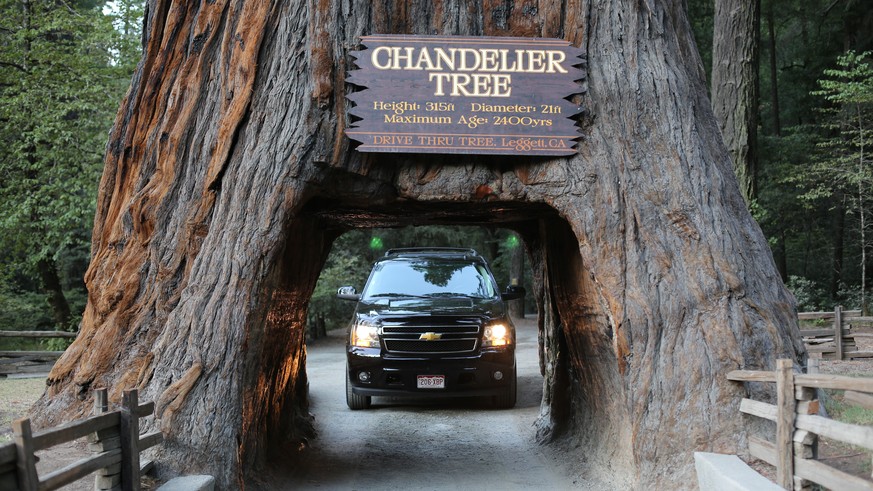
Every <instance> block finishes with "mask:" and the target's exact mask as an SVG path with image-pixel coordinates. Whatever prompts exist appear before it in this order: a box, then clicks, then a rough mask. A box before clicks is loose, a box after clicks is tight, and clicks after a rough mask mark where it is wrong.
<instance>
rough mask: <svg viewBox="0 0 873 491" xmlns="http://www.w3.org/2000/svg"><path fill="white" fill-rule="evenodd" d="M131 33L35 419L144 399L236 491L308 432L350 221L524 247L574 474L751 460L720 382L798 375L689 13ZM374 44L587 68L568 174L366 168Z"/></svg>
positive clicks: (684, 472)
mask: <svg viewBox="0 0 873 491" xmlns="http://www.w3.org/2000/svg"><path fill="white" fill-rule="evenodd" d="M144 32H145V33H146V36H145V39H144V55H143V60H142V63H141V64H140V66H139V68H138V70H137V72H136V74H135V75H134V78H133V81H132V86H131V90H130V92H129V93H128V95H127V97H126V98H125V100H124V101H123V103H122V106H121V108H120V110H119V113H118V116H117V119H116V122H115V126H114V128H113V130H112V132H111V134H110V141H109V145H108V150H107V154H106V167H105V170H104V174H103V178H102V180H101V183H100V188H99V196H98V204H97V216H96V219H95V227H94V235H93V243H92V257H93V260H92V263H91V266H90V268H89V271H88V273H87V277H86V282H87V285H88V289H89V297H88V305H87V307H86V311H85V315H84V319H83V321H82V325H81V331H80V335H79V337H78V339H77V340H76V341H75V342H74V343H73V345H72V346H71V347H70V348H69V349H68V350H67V352H66V353H65V354H64V356H63V357H62V358H61V359H60V360H59V361H58V363H57V365H56V366H55V368H54V370H53V371H52V373H51V374H50V377H49V384H50V387H49V388H48V390H47V393H46V395H45V396H43V398H42V399H41V400H40V401H39V402H38V403H37V406H36V407H35V409H34V412H35V413H36V414H38V416H39V419H40V422H41V423H42V424H50V423H57V422H60V421H62V420H63V419H66V418H69V417H72V416H75V415H79V414H84V413H85V412H86V411H87V410H88V408H89V407H90V402H89V400H90V398H91V395H92V390H93V389H94V388H96V387H98V386H105V387H109V388H110V390H111V393H110V398H111V399H114V400H118V399H119V398H120V391H121V390H122V389H126V388H133V387H136V388H139V389H140V390H141V392H142V397H143V398H144V399H152V400H155V401H157V402H158V403H159V404H158V405H159V406H160V416H161V417H160V418H159V419H158V420H157V421H156V422H155V423H154V424H155V425H159V426H160V427H161V428H163V429H165V430H166V431H167V432H168V433H167V441H166V443H165V444H164V445H163V446H162V447H161V449H160V454H159V455H158V458H159V462H162V463H163V464H162V465H163V469H165V471H167V472H174V471H175V472H178V471H185V472H208V473H212V474H214V475H216V476H217V477H218V479H219V485H220V486H221V487H226V488H231V487H238V486H242V485H245V484H246V480H247V476H249V475H250V474H249V471H250V470H251V469H252V468H253V467H255V466H257V465H258V464H259V463H260V462H262V461H263V455H264V453H265V452H264V450H265V449H267V448H270V447H271V446H272V445H277V444H281V443H286V442H293V441H295V440H299V439H302V438H306V437H308V436H309V435H311V420H310V419H309V416H308V410H307V399H306V380H305V372H304V370H303V367H304V363H305V349H304V346H303V337H302V331H303V327H304V326H303V323H304V320H305V309H306V304H307V302H308V298H309V296H310V295H311V292H312V289H313V285H314V283H315V280H316V277H317V275H318V270H319V269H320V267H321V265H322V264H323V262H324V259H325V257H326V254H327V251H328V250H329V247H330V244H331V243H332V241H333V239H334V238H335V237H336V236H337V235H338V234H340V233H342V232H343V231H344V230H347V229H349V228H350V227H355V226H383V225H385V224H391V223H456V224H473V223H498V224H504V225H506V226H508V227H509V228H512V229H514V230H516V231H518V232H519V233H520V234H521V235H522V236H523V237H524V239H525V241H526V243H527V244H528V246H529V249H530V253H531V255H530V260H531V263H532V265H533V270H534V276H535V282H536V284H537V288H536V290H537V291H536V299H537V304H538V307H539V310H540V312H542V315H541V316H540V321H539V322H540V329H541V333H540V339H541V351H542V353H541V356H542V368H543V371H544V373H545V375H546V378H545V387H544V388H545V391H544V392H545V395H544V400H543V411H542V415H541V417H540V420H539V421H538V433H539V435H540V436H541V438H542V439H543V440H544V441H550V440H555V439H558V438H570V439H574V440H576V441H577V442H578V443H579V444H580V445H581V446H582V447H581V448H584V449H585V451H586V455H587V456H589V457H590V458H588V459H587V462H585V463H582V462H581V461H580V464H579V465H580V466H581V465H585V466H588V471H590V472H591V473H592V475H595V474H596V473H597V472H598V469H599V471H600V472H603V473H607V472H611V473H612V474H613V477H614V478H615V479H617V480H618V481H619V482H620V483H623V484H624V485H626V486H627V487H638V488H676V487H682V486H686V485H688V483H690V482H693V480H692V478H691V476H692V474H693V467H692V465H691V462H692V461H693V460H692V459H691V457H690V452H692V451H694V450H707V451H716V452H729V453H732V452H735V451H737V450H739V449H740V448H741V447H742V444H743V443H744V438H745V433H744V428H743V426H742V421H741V419H740V418H739V415H738V414H739V413H738V412H737V410H736V409H737V405H738V404H739V396H740V392H741V389H738V388H737V387H735V386H732V385H730V384H729V383H728V382H727V381H726V380H725V379H724V376H723V375H724V373H726V372H727V371H729V370H732V369H736V368H749V369H754V368H765V367H771V366H773V363H774V360H775V359H776V358H777V357H789V358H794V359H797V360H800V359H801V357H802V356H803V347H802V344H801V342H800V338H799V334H798V332H797V330H796V321H795V320H794V318H793V312H794V304H793V300H792V299H791V297H790V295H789V294H788V293H787V292H786V291H785V290H784V288H783V287H782V284H781V281H780V280H779V277H778V275H777V274H776V270H775V268H774V266H773V262H772V258H771V256H770V252H769V249H768V247H767V243H766V241H765V239H764V237H763V236H762V234H761V232H760V229H759V228H758V226H757V225H756V224H755V223H754V221H753V219H752V218H751V216H750V215H749V213H748V212H747V210H746V208H745V205H744V203H743V199H742V197H741V195H740V192H739V189H738V186H737V183H736V179H735V178H734V176H733V172H732V169H731V164H730V158H729V156H728V154H727V152H726V150H725V148H724V146H723V145H722V144H721V142H720V136H719V133H718V129H717V127H716V124H715V121H714V118H713V116H712V112H711V109H710V105H709V102H708V101H707V99H706V89H705V86H704V84H703V72H702V68H701V65H700V60H699V57H698V54H697V52H696V48H695V46H694V43H693V41H692V36H691V31H690V28H689V25H688V21H687V19H686V17H685V13H684V11H683V9H682V6H681V2H638V1H633V2H631V1H620V0H570V1H560V2H559V1H545V2H538V3H532V2H528V1H514V2H513V1H510V2H493V1H485V2H459V1H453V0H449V1H444V2H406V1H403V0H399V1H396V2H387V3H386V2H365V1H361V0H352V1H350V2H344V3H342V2H327V1H323V0H317V1H316V0H312V1H307V2H303V1H289V2H260V1H254V0H216V1H214V2H189V3H178V2H169V1H166V0H151V1H149V8H148V17H147V21H146V25H145V29H144ZM372 33H392V34H406V33H416V34H444V35H449V34H458V35H468V36H475V35H487V36H539V37H550V38H562V39H565V40H567V41H569V42H571V43H572V44H573V45H575V46H578V47H581V48H583V49H584V50H585V51H586V58H587V59H588V77H587V79H586V84H587V92H586V93H585V95H584V97H583V99H582V100H581V101H580V102H581V103H582V105H583V106H584V107H585V108H587V113H586V114H585V115H583V116H582V117H581V118H580V125H581V128H582V134H583V138H582V139H581V140H580V143H579V145H578V147H579V153H578V155H576V156H574V157H572V158H568V159H553V160H546V159H541V158H536V159H535V158H517V159H505V158H497V157H487V156H452V157H445V156H427V157H425V156H414V155H392V156H380V157H378V158H377V157H372V156H363V155H361V154H358V153H356V152H355V151H354V149H353V148H352V147H351V146H350V143H349V140H348V139H347V138H345V137H344V136H343V128H344V127H345V126H346V125H347V123H348V114H347V107H346V97H345V95H346V93H345V92H346V90H347V86H346V85H345V83H344V80H345V79H346V76H347V70H348V68H349V65H350V56H349V51H350V50H353V49H356V48H357V43H358V39H359V38H360V36H362V35H367V34H372ZM600 430H603V432H601V431H600ZM271 435H273V436H271ZM274 437H275V438H274ZM283 438H285V441H284V442H283V441H281V440H282V439H283ZM609 469H612V470H609Z"/></svg>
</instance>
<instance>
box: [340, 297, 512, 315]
mask: <svg viewBox="0 0 873 491" xmlns="http://www.w3.org/2000/svg"><path fill="white" fill-rule="evenodd" d="M357 310H358V313H359V314H363V315H367V314H369V315H379V316H395V315H419V314H420V315H432V314H445V315H502V314H503V302H502V301H501V300H499V299H488V298H485V299H482V298H468V297H452V298H391V299H388V298H379V299H375V300H372V301H361V302H360V303H359V304H358V309H357Z"/></svg>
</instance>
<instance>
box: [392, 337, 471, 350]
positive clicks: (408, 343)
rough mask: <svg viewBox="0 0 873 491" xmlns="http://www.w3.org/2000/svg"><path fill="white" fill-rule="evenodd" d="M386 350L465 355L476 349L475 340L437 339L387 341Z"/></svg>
mask: <svg viewBox="0 0 873 491" xmlns="http://www.w3.org/2000/svg"><path fill="white" fill-rule="evenodd" d="M385 348H386V349H387V350H388V351H390V352H392V353H463V352H469V351H473V350H474V349H476V340H475V339H437V340H435V341H418V340H405V339H386V340H385Z"/></svg>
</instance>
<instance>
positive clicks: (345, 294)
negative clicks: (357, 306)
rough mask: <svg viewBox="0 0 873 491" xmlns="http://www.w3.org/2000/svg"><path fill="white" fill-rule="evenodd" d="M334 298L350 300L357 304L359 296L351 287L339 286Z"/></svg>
mask: <svg viewBox="0 0 873 491" xmlns="http://www.w3.org/2000/svg"><path fill="white" fill-rule="evenodd" d="M336 298H338V299H340V300H352V301H355V302H357V301H358V300H360V299H361V296H360V295H358V291H357V290H355V287H353V286H341V287H339V289H337V291H336Z"/></svg>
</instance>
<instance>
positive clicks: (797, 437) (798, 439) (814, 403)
mask: <svg viewBox="0 0 873 491" xmlns="http://www.w3.org/2000/svg"><path fill="white" fill-rule="evenodd" d="M806 373H807V374H816V373H818V359H815V358H810V359H808V360H807V367H806ZM794 398H795V399H796V400H797V401H798V402H797V414H818V408H819V400H818V391H817V390H816V389H813V388H811V387H802V386H800V385H795V394H794ZM817 446H818V435H816V434H815V433H812V432H810V431H806V430H795V431H794V456H795V457H800V458H802V459H815V458H816V457H817V453H818V448H817ZM812 484H813V483H812V482H811V481H808V480H806V479H801V478H799V477H797V476H794V491H807V490H811V489H812Z"/></svg>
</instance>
